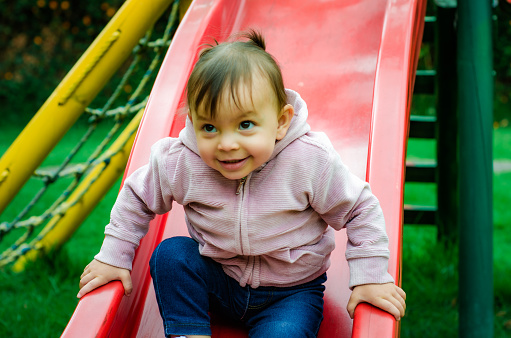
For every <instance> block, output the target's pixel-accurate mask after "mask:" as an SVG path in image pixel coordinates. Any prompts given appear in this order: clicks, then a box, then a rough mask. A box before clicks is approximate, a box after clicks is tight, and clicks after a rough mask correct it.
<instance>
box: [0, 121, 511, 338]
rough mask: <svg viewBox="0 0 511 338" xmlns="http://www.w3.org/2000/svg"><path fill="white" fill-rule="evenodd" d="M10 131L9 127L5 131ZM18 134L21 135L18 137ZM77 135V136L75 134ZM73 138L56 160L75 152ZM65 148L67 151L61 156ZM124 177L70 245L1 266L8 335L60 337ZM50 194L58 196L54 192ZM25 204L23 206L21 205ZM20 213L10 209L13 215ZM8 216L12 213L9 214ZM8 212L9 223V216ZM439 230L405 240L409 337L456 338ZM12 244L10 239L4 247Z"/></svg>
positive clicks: (428, 144) (502, 331) (501, 278)
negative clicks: (23, 264) (25, 264)
mask: <svg viewBox="0 0 511 338" xmlns="http://www.w3.org/2000/svg"><path fill="white" fill-rule="evenodd" d="M1 129H4V128H1ZM17 132H18V130H16V128H11V129H10V130H5V131H4V130H2V131H1V132H0V152H2V153H3V151H5V149H6V145H7V143H6V141H7V140H12V139H14V137H15V134H16V133H17ZM10 134H13V135H14V136H13V135H10ZM70 137H72V136H70ZM72 141H75V140H70V141H69V142H67V143H68V144H67V145H65V146H64V147H63V148H61V150H57V152H56V153H55V154H54V155H55V157H59V156H62V154H65V153H66V151H68V150H69V144H71V143H72ZM509 144H511V128H501V129H497V130H495V147H494V149H495V150H494V158H495V159H496V160H509V159H511V153H510V149H509V146H508V145H509ZM408 151H409V155H410V156H409V157H410V158H412V159H414V160H421V159H430V158H434V156H435V150H434V142H432V141H417V142H415V141H414V142H412V143H411V144H410V145H409V148H408ZM59 152H60V153H59ZM119 184H120V182H119V181H118V182H117V184H116V185H115V186H114V188H112V189H111V191H110V192H109V193H108V194H107V196H105V198H104V199H103V201H102V202H101V203H99V205H98V206H97V207H96V209H95V210H94V212H93V213H92V214H91V215H90V216H89V217H88V218H87V219H86V221H85V222H84V223H83V225H82V226H81V227H80V228H79V230H78V231H77V232H76V233H75V235H74V236H73V237H72V238H71V240H70V241H69V242H67V243H66V244H65V245H64V246H63V248H62V250H60V251H59V252H56V253H54V254H53V255H52V256H51V257H49V258H46V259H44V260H41V261H39V262H36V263H34V264H32V265H31V266H30V267H29V268H28V269H27V270H26V272H24V273H21V274H14V273H12V272H10V271H9V270H7V269H4V270H1V269H0V299H2V301H1V304H2V306H0V337H35V336H42V337H55V336H59V335H60V334H61V333H62V331H63V329H64V328H65V326H66V324H67V322H68V320H69V318H70V317H71V315H72V313H73V311H74V309H75V306H76V304H77V299H76V293H77V291H78V279H79V275H80V274H81V272H82V270H83V267H84V266H85V265H86V264H87V263H88V262H89V261H90V260H91V259H92V258H93V256H94V255H95V254H96V253H97V251H98V250H99V248H100V246H101V242H102V240H103V228H104V225H105V223H106V222H107V221H108V218H109V212H110V208H111V206H112V203H113V200H114V199H115V196H116V195H117V191H118V189H119ZM509 191H511V172H499V173H496V174H495V175H494V284H495V336H496V337H505V336H509V335H510V334H511V288H510V287H509V285H511V280H510V278H511V277H510V274H509V271H511V259H510V258H509V246H510V244H511V228H510V227H509V224H511V208H509V205H510V204H511V195H510V194H509ZM405 194H406V196H405V200H406V202H407V203H411V202H419V203H420V202H423V203H424V204H430V203H431V204H434V203H435V202H436V197H435V194H436V190H435V187H434V186H433V185H431V184H429V185H410V184H408V185H407V187H406V191H405ZM49 197H50V196H49ZM16 204H17V203H16ZM11 212H12V211H9V213H11ZM6 213H7V212H6ZM4 216H5V213H4V214H2V220H5V217H4ZM436 238H437V233H436V228H434V227H428V226H426V227H420V226H406V227H405V229H404V239H403V243H404V244H403V288H404V289H405V290H406V292H407V296H408V299H407V306H408V307H407V315H406V316H405V318H404V319H403V320H402V326H401V336H402V337H430V336H431V337H456V336H457V325H458V312H457V298H458V295H457V285H458V274H457V261H458V258H457V257H458V256H457V252H456V248H449V249H448V248H445V247H444V246H443V245H442V244H439V243H437V239H436ZM4 245H5V244H4Z"/></svg>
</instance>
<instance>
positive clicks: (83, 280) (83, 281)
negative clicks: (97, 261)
mask: <svg viewBox="0 0 511 338" xmlns="http://www.w3.org/2000/svg"><path fill="white" fill-rule="evenodd" d="M95 277H96V276H94V275H93V274H91V273H87V274H85V273H84V274H82V276H81V277H80V289H81V288H83V287H84V286H85V285H86V284H87V283H89V282H90V281H91V280H93V279H94V278H95Z"/></svg>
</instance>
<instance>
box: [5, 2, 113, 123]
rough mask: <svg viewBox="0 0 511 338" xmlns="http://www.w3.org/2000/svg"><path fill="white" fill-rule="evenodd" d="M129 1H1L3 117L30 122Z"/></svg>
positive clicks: (7, 120) (10, 121)
mask: <svg viewBox="0 0 511 338" xmlns="http://www.w3.org/2000/svg"><path fill="white" fill-rule="evenodd" d="M122 3H123V0H88V1H62V0H58V1H57V0H51V1H47V0H0V8H1V10H0V106H1V107H3V108H2V109H1V110H0V118H1V121H2V123H15V122H19V123H23V124H24V123H26V121H27V120H29V119H30V118H31V117H32V115H33V114H34V113H35V112H36V111H37V110H38V109H39V107H40V106H41V105H42V104H43V103H44V101H45V100H46V98H47V97H48V96H49V95H50V94H51V92H52V91H53V89H55V87H56V86H57V85H58V84H59V82H60V81H61V80H62V79H63V78H64V76H65V75H66V73H67V72H68V71H69V70H70V69H71V67H72V66H73V65H74V63H75V62H76V61H77V60H78V58H79V57H80V55H81V54H82V53H83V52H84V51H85V50H86V49H87V47H88V46H89V45H90V44H91V42H92V41H93V40H94V38H95V37H96V36H97V35H98V34H99V33H100V32H101V30H102V29H103V27H104V26H105V25H106V24H107V23H108V21H109V20H110V18H111V17H112V16H113V15H114V14H115V13H116V11H117V10H118V8H119V7H120V6H121V5H122Z"/></svg>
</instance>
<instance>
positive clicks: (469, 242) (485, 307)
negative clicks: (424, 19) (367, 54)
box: [458, 0, 493, 337]
mask: <svg viewBox="0 0 511 338" xmlns="http://www.w3.org/2000/svg"><path fill="white" fill-rule="evenodd" d="M492 72H493V66H492V35H491V2H490V1H488V0H470V1H468V0H461V1H458V80H459V81H458V86H459V87H458V88H459V92H458V94H459V95H458V97H459V101H458V104H459V113H460V129H459V131H460V210H461V211H460V247H459V272H460V273H459V320H460V325H459V336H460V337H493V267H492V264H493V253H492V237H493V217H492V204H493V203H492V175H493V169H492V131H493V130H492V122H493V75H492Z"/></svg>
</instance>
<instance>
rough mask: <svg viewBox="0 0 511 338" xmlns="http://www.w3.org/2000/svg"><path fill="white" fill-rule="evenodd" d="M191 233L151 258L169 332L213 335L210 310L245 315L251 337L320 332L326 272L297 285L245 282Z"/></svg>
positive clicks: (236, 316)
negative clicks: (201, 246)
mask: <svg viewBox="0 0 511 338" xmlns="http://www.w3.org/2000/svg"><path fill="white" fill-rule="evenodd" d="M198 246H199V245H198V243H197V242H195V241H194V240H193V239H191V238H188V237H173V238H169V239H166V240H165V241H163V242H162V243H160V245H159V246H158V247H157V248H156V250H155V251H154V252H153V255H152V257H151V261H150V267H151V276H152V277H153V284H154V290H155V293H156V298H157V301H158V306H159V309H160V314H161V316H162V319H163V325H164V328H165V335H166V336H170V335H171V334H172V335H211V328H210V317H209V314H208V312H211V313H214V314H215V315H220V316H222V317H224V316H227V317H228V320H232V321H240V322H242V323H243V324H244V325H245V326H246V327H247V328H248V330H249V336H250V337H261V338H262V337H264V338H271V337H278V338H281V337H286V336H287V337H316V336H317V333H318V330H319V326H320V324H321V321H322V320H323V292H324V290H325V287H324V285H323V284H324V282H325V281H326V274H323V275H322V276H320V277H318V278H317V279H315V280H313V281H311V282H308V283H304V284H301V285H298V286H293V287H266V286H261V287H258V288H255V289H254V288H251V287H250V286H248V285H247V286H245V287H241V286H240V285H239V283H238V282H237V281H236V280H234V279H233V278H231V277H229V276H227V275H226V274H225V273H224V271H223V269H222V266H221V265H220V264H219V263H217V262H215V261H214V260H212V259H211V258H208V257H204V256H201V255H200V253H199V248H198Z"/></svg>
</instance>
